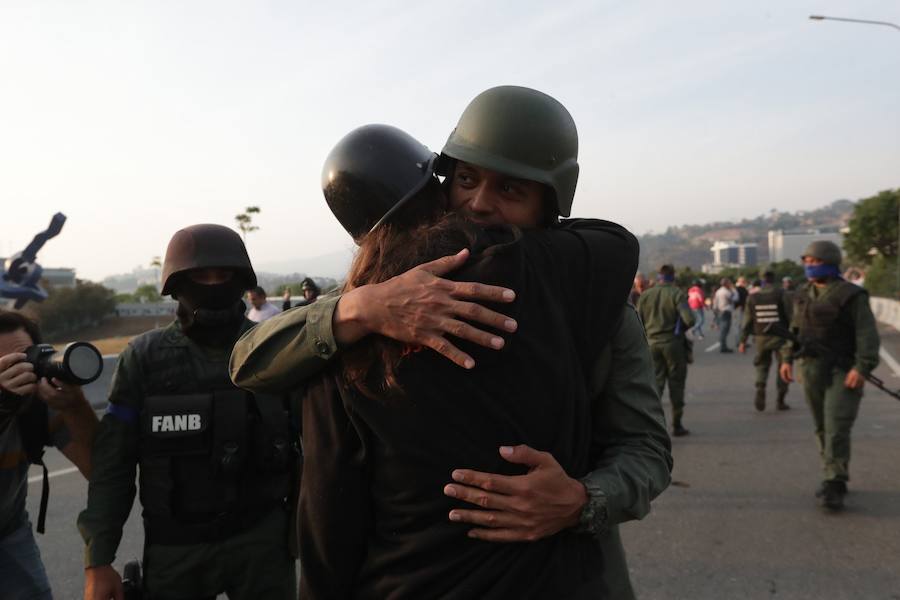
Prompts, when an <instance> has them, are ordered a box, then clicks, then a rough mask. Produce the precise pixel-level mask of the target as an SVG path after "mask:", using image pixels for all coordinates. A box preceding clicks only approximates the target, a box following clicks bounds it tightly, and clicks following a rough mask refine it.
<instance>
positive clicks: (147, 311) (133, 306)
mask: <svg viewBox="0 0 900 600" xmlns="http://www.w3.org/2000/svg"><path fill="white" fill-rule="evenodd" d="M176 308H178V303H177V302H173V301H171V300H165V301H163V302H120V303H119V304H116V316H117V317H174V316H175V309H176Z"/></svg>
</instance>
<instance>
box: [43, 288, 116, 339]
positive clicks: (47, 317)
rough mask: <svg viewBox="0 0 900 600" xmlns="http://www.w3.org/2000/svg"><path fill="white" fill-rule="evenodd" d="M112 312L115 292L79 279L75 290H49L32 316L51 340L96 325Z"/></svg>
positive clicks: (114, 306) (114, 304)
mask: <svg viewBox="0 0 900 600" xmlns="http://www.w3.org/2000/svg"><path fill="white" fill-rule="evenodd" d="M115 310H116V293H115V291H113V290H111V289H109V288H106V287H103V286H102V285H100V284H99V283H93V282H91V281H83V280H81V279H78V280H76V282H75V286H74V287H65V288H54V289H51V290H50V295H49V296H48V297H47V299H46V300H45V301H44V302H42V303H41V304H39V305H37V306H36V308H35V313H36V316H37V318H38V320H39V321H40V323H41V329H42V330H43V333H44V335H45V336H46V337H47V338H49V339H52V338H55V337H58V336H60V335H63V334H65V333H67V332H69V331H73V330H75V329H78V328H80V327H87V326H93V325H97V324H99V323H100V321H101V320H103V318H104V317H106V316H107V315H110V314H112V313H113V312H114V311H115Z"/></svg>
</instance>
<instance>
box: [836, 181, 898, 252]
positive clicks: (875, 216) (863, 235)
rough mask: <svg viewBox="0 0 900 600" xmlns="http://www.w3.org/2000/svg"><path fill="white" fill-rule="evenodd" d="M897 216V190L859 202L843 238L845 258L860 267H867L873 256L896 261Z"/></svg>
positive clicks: (880, 193) (884, 192) (887, 191)
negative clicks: (860, 265) (848, 229)
mask: <svg viewBox="0 0 900 600" xmlns="http://www.w3.org/2000/svg"><path fill="white" fill-rule="evenodd" d="M898 216H900V188H898V189H896V190H885V191H883V192H879V193H878V195H876V196H872V197H871V198H865V199H864V200H860V201H859V203H858V204H857V205H856V208H855V209H854V211H853V216H852V217H850V223H849V227H850V231H849V233H847V235H846V237H845V238H844V250H845V251H846V252H847V258H849V259H850V261H852V262H854V263H856V264H862V265H871V264H872V261H873V260H874V258H875V257H876V256H883V257H885V258H887V259H894V260H896V258H897V233H898V231H897V219H898Z"/></svg>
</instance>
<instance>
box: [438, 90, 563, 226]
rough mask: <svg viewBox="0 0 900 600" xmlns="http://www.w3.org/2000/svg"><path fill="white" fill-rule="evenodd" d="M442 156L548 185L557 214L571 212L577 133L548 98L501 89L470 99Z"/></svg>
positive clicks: (528, 92)
mask: <svg viewBox="0 0 900 600" xmlns="http://www.w3.org/2000/svg"><path fill="white" fill-rule="evenodd" d="M441 154H442V156H444V157H449V158H451V159H456V160H461V161H463V162H467V163H472V164H473V165H478V166H479V167H483V168H485V169H491V170H492V171H498V172H500V173H504V174H506V175H511V176H513V177H518V178H520V179H529V180H531V181H537V182H539V183H543V184H544V185H547V186H549V187H550V188H551V189H553V191H554V193H555V196H556V208H557V210H558V211H559V214H560V215H562V216H564V217H568V216H569V214H570V213H571V211H572V200H573V199H574V197H575V186H576V184H577V183H578V131H577V130H576V129H575V121H574V120H573V119H572V115H570V114H569V111H567V110H566V107H565V106H563V105H562V104H560V103H559V102H558V101H557V100H555V99H554V98H551V97H550V96H548V95H547V94H544V93H542V92H539V91H537V90H533V89H530V88H526V87H518V86H512V85H504V86H500V87H495V88H491V89H489V90H486V91H484V92H482V93H480V94H478V96H476V97H475V99H474V100H472V101H471V102H470V103H469V105H468V106H467V107H466V110H465V111H463V114H462V116H461V117H460V118H459V123H458V124H457V125H456V129H454V130H453V132H452V133H451V134H450V137H449V138H448V139H447V143H446V144H445V145H444V149H443V150H442V152H441Z"/></svg>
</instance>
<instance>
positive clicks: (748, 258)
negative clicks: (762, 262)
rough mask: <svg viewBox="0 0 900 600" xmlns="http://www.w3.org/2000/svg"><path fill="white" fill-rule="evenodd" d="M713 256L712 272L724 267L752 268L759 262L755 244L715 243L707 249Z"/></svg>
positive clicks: (710, 271)
mask: <svg viewBox="0 0 900 600" xmlns="http://www.w3.org/2000/svg"><path fill="white" fill-rule="evenodd" d="M709 250H710V252H712V255H713V261H712V264H711V265H709V267H711V269H712V270H705V272H709V273H714V272H719V271H721V270H722V269H724V268H725V267H752V266H754V265H756V264H757V263H758V262H759V257H758V245H757V244H737V243H735V242H722V241H719V242H716V243H715V244H713V245H712V248H710V249H709Z"/></svg>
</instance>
